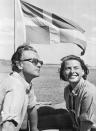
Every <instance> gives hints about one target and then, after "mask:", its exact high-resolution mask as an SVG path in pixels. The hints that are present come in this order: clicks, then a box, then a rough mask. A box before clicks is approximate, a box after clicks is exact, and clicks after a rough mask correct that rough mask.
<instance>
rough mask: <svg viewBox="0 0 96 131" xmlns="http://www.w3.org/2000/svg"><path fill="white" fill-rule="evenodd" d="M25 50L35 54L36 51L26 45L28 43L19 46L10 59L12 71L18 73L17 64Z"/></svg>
mask: <svg viewBox="0 0 96 131" xmlns="http://www.w3.org/2000/svg"><path fill="white" fill-rule="evenodd" d="M27 50H31V51H33V52H35V53H37V51H36V50H35V49H34V48H33V47H31V46H29V45H28V43H24V44H23V45H21V46H19V47H18V48H17V50H16V52H15V53H14V54H13V56H12V58H11V63H12V71H16V72H19V71H20V69H19V68H18V66H17V65H18V64H17V63H19V62H20V61H21V57H22V54H23V52H24V51H27Z"/></svg>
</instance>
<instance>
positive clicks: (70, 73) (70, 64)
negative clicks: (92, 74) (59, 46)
mask: <svg viewBox="0 0 96 131" xmlns="http://www.w3.org/2000/svg"><path fill="white" fill-rule="evenodd" d="M83 75H84V70H83V69H82V67H81V64H80V62H79V61H77V60H68V61H66V62H65V69H64V76H65V78H66V80H67V81H69V82H70V83H78V82H79V81H80V79H81V77H82V76H83Z"/></svg>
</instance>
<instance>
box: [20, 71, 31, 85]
mask: <svg viewBox="0 0 96 131" xmlns="http://www.w3.org/2000/svg"><path fill="white" fill-rule="evenodd" d="M19 75H20V76H21V77H22V78H23V79H25V81H26V82H28V83H29V84H30V82H31V81H32V79H33V77H32V76H30V75H29V74H27V73H23V72H20V73H19Z"/></svg>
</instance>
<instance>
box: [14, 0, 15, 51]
mask: <svg viewBox="0 0 96 131" xmlns="http://www.w3.org/2000/svg"><path fill="white" fill-rule="evenodd" d="M14 52H15V0H14Z"/></svg>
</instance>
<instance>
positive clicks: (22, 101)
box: [0, 43, 43, 131]
mask: <svg viewBox="0 0 96 131" xmlns="http://www.w3.org/2000/svg"><path fill="white" fill-rule="evenodd" d="M25 44H26V45H22V46H20V47H18V48H17V50H16V52H15V53H14V54H13V56H12V58H11V62H12V71H13V72H12V73H10V74H9V75H8V77H7V78H6V79H5V80H4V81H3V82H2V83H1V84H0V112H1V118H2V120H1V129H2V131H18V130H19V129H20V127H21V124H22V122H23V120H24V116H25V113H26V111H28V116H29V123H30V131H38V129H37V120H38V117H37V110H36V108H35V105H36V96H35V94H34V90H33V88H32V83H31V81H32V79H34V78H36V77H38V76H39V75H40V68H41V66H42V64H43V62H42V61H40V58H39V56H38V53H37V51H36V50H35V49H34V48H33V47H31V46H29V45H28V44H27V43H25Z"/></svg>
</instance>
